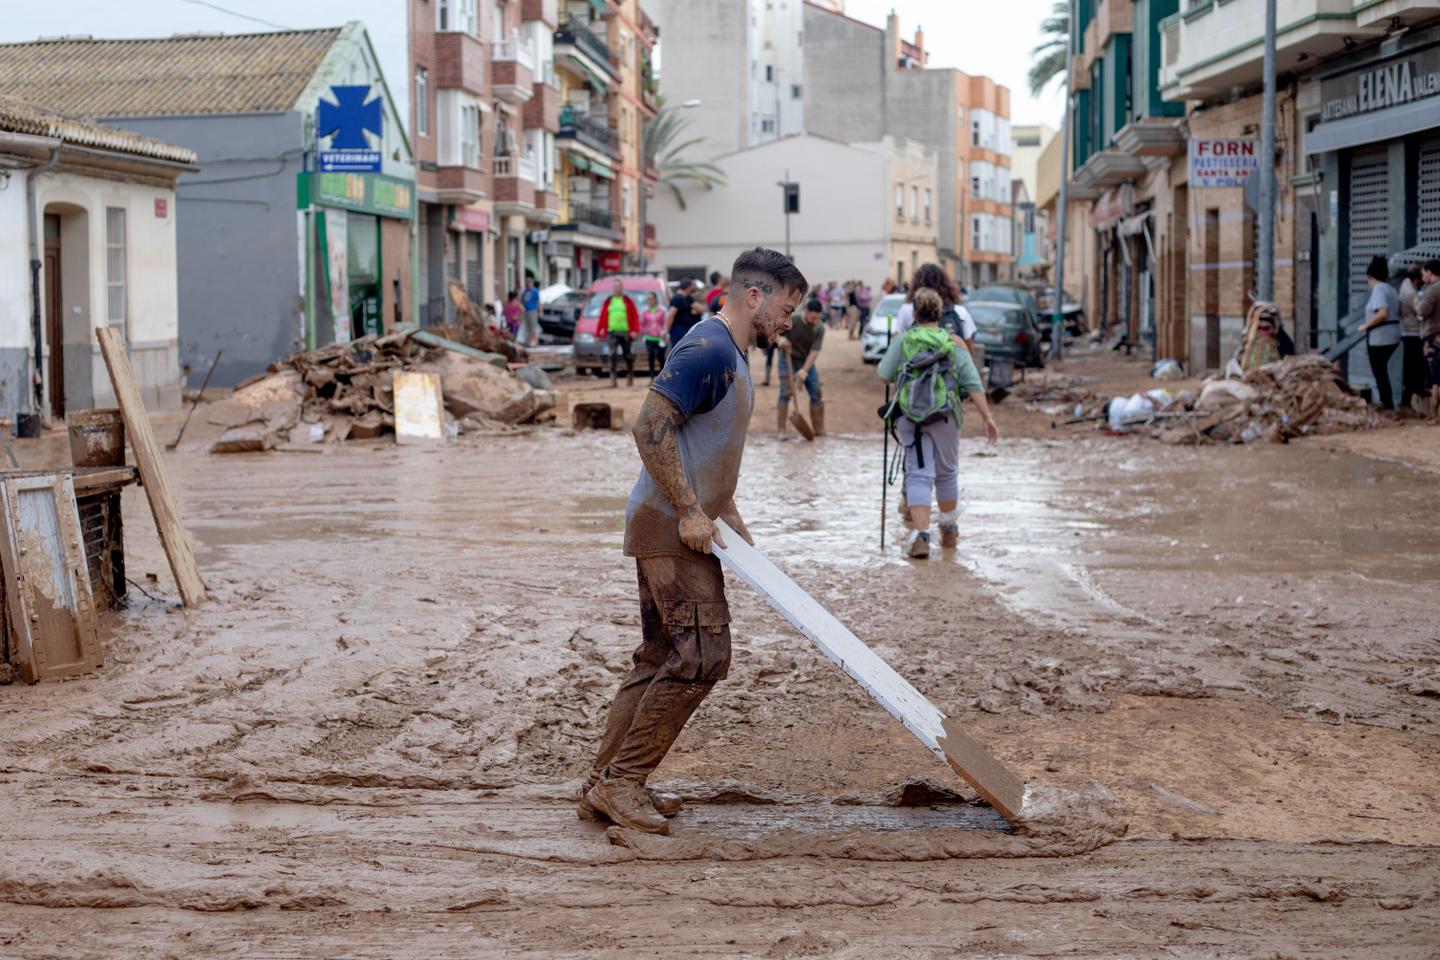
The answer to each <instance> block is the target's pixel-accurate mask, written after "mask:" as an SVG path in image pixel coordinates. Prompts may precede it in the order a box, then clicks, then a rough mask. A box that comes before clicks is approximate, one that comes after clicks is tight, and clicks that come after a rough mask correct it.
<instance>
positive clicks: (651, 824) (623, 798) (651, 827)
mask: <svg viewBox="0 0 1440 960" xmlns="http://www.w3.org/2000/svg"><path fill="white" fill-rule="evenodd" d="M585 799H586V800H589V801H590V806H592V807H594V808H595V809H596V810H597V811H599V812H600V813H603V814H604V815H605V816H606V817H608V818H609V819H610V821H611V822H612V823H614V824H615V825H616V826H620V827H629V828H630V829H631V830H640V831H643V832H645V833H669V832H670V821H669V820H666V819H665V818H664V817H662V816H661V815H660V813H659V811H657V810H656V809H655V807H654V806H653V805H652V804H651V803H650V797H649V795H648V794H647V793H646V791H645V787H644V786H642V785H641V784H638V783H636V782H635V781H634V780H611V779H609V778H606V779H604V780H601V781H600V782H599V783H597V784H595V786H593V787H591V788H590V792H589V793H587V794H585Z"/></svg>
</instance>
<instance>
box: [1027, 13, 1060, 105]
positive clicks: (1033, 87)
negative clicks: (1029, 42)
mask: <svg viewBox="0 0 1440 960" xmlns="http://www.w3.org/2000/svg"><path fill="white" fill-rule="evenodd" d="M1040 36H1041V38H1042V39H1041V41H1040V43H1038V44H1036V45H1035V49H1034V50H1031V51H1030V55H1031V56H1032V57H1034V58H1035V62H1034V63H1032V64H1031V65H1030V92H1031V93H1032V94H1034V95H1035V96H1037V97H1038V96H1040V91H1042V90H1044V89H1045V88H1046V87H1047V86H1048V85H1049V84H1050V81H1051V80H1054V79H1055V78H1056V77H1058V76H1060V75H1061V74H1063V73H1064V72H1065V68H1066V67H1067V66H1068V65H1069V63H1068V61H1069V59H1070V2H1069V0H1055V5H1054V6H1052V7H1051V8H1050V16H1048V17H1046V18H1045V19H1044V20H1043V21H1041V23H1040Z"/></svg>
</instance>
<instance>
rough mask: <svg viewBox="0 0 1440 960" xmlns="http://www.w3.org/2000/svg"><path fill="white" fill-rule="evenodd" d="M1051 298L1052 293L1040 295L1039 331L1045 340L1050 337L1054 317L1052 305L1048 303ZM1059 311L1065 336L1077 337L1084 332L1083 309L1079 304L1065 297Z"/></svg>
mask: <svg viewBox="0 0 1440 960" xmlns="http://www.w3.org/2000/svg"><path fill="white" fill-rule="evenodd" d="M1053 299H1054V297H1053V295H1042V296H1041V297H1040V332H1041V333H1043V334H1044V335H1045V339H1046V340H1049V339H1050V327H1051V326H1052V323H1051V320H1052V318H1053V317H1054V313H1053V311H1054V307H1052V306H1051V305H1050V304H1051V301H1052V300H1053ZM1060 312H1061V315H1062V316H1063V317H1064V319H1065V335H1066V336H1070V337H1078V336H1082V335H1083V334H1084V333H1085V330H1086V326H1085V310H1084V308H1082V307H1081V306H1080V304H1078V303H1076V302H1075V301H1074V300H1070V299H1068V298H1067V299H1066V300H1065V303H1064V306H1062V307H1061V308H1060Z"/></svg>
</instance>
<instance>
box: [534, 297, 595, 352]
mask: <svg viewBox="0 0 1440 960" xmlns="http://www.w3.org/2000/svg"><path fill="white" fill-rule="evenodd" d="M550 290H551V288H550V287H546V288H545V290H544V291H542V292H541V294H540V333H541V334H542V335H543V336H544V337H545V338H546V339H548V340H550V341H551V342H556V343H569V342H570V341H571V340H573V339H574V338H575V324H576V322H577V321H579V319H580V313H581V311H583V310H584V309H585V300H586V297H585V291H583V290H572V289H571V288H569V287H566V288H565V289H564V290H561V291H559V292H558V293H556V294H555V295H554V296H551V297H550V298H549V299H548V300H547V299H546V293H548V292H549V291H550Z"/></svg>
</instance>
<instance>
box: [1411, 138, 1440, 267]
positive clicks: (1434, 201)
mask: <svg viewBox="0 0 1440 960" xmlns="http://www.w3.org/2000/svg"><path fill="white" fill-rule="evenodd" d="M1418 179H1419V184H1418V189H1417V191H1416V192H1417V193H1418V194H1419V200H1418V203H1419V215H1418V222H1417V236H1416V240H1417V241H1418V242H1419V243H1422V244H1440V140H1431V141H1430V142H1429V143H1424V144H1421V145H1420V176H1419V178H1418Z"/></svg>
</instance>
